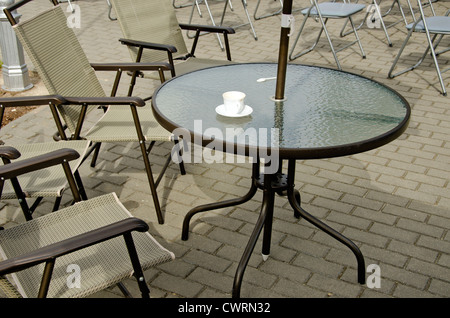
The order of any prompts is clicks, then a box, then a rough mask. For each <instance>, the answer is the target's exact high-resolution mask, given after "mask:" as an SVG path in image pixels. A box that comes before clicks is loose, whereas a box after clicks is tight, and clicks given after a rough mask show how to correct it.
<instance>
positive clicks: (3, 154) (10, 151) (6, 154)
mask: <svg viewBox="0 0 450 318" xmlns="http://www.w3.org/2000/svg"><path fill="white" fill-rule="evenodd" d="M20 156H21V153H20V152H19V151H18V150H17V149H16V148H14V147H10V146H4V147H0V158H5V159H8V160H14V159H17V158H20Z"/></svg>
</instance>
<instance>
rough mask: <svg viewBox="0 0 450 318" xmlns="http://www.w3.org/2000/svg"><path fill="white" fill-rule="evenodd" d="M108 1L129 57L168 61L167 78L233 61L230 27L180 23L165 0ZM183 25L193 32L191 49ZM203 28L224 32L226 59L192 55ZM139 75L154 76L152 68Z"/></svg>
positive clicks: (212, 31) (205, 30)
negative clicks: (169, 65) (170, 66)
mask: <svg viewBox="0 0 450 318" xmlns="http://www.w3.org/2000/svg"><path fill="white" fill-rule="evenodd" d="M110 2H111V4H112V7H113V9H114V11H115V13H116V17H117V21H118V22H119V25H120V28H121V30H122V33H123V36H124V38H121V39H119V41H120V42H121V43H122V44H124V45H127V47H128V49H129V52H130V55H131V59H132V60H133V61H135V62H145V63H154V62H168V63H170V64H171V65H172V66H173V68H172V70H171V73H170V74H165V76H166V78H169V77H173V76H176V75H181V74H184V73H187V72H190V71H193V70H197V69H202V68H206V67H210V66H216V65H222V64H229V63H232V62H231V50H230V45H229V41H228V34H234V33H235V31H234V30H233V29H232V28H230V27H221V26H214V25H210V26H207V25H197V24H195V25H193V24H181V23H179V22H178V20H177V17H176V13H175V8H174V6H173V4H172V3H171V1H168V0H152V1H148V0H110ZM183 29H184V30H190V31H194V32H195V33H196V34H195V39H194V41H193V44H192V47H191V50H190V51H188V49H187V45H186V42H185V40H184V38H183V34H182V32H181V30H183ZM203 32H210V33H217V34H222V35H223V37H224V40H225V50H226V56H227V59H223V60H216V59H207V58H197V57H195V53H196V48H197V43H198V41H199V38H200V35H201V34H202V33H203ZM140 75H141V76H144V77H149V78H154V77H155V73H154V72H152V73H147V72H144V73H143V74H142V73H141V74H140Z"/></svg>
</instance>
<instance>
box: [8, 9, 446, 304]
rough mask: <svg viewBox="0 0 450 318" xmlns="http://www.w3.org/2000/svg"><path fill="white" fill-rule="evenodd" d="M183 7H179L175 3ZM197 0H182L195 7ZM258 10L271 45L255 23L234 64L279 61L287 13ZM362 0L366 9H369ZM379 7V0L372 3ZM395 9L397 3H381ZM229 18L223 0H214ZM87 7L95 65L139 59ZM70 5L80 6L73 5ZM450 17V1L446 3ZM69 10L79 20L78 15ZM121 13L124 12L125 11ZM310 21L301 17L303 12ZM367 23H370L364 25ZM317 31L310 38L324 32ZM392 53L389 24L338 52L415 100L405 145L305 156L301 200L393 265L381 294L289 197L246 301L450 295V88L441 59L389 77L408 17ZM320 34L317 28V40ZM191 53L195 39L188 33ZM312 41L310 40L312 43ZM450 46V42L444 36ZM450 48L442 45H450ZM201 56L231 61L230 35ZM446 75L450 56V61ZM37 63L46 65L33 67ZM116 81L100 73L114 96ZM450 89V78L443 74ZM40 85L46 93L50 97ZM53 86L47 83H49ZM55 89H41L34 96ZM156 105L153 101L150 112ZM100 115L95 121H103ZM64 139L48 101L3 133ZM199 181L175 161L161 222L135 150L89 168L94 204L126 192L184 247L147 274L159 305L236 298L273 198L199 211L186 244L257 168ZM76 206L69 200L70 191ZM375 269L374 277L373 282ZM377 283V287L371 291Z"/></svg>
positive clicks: (207, 43) (313, 61)
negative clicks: (247, 250)
mask: <svg viewBox="0 0 450 318" xmlns="http://www.w3.org/2000/svg"><path fill="white" fill-rule="evenodd" d="M166 1H172V0H166ZM186 2H188V1H187V0H177V1H176V3H177V4H183V3H186ZM247 2H248V9H249V12H250V15H251V17H252V21H253V23H254V26H255V30H256V33H257V36H258V40H255V39H254V38H253V35H252V33H251V30H250V28H249V27H248V26H243V27H239V28H237V29H236V34H234V35H232V36H230V44H231V47H232V57H233V59H234V61H236V62H255V61H270V62H276V61H277V57H278V41H279V36H280V21H281V17H280V15H276V16H272V17H268V18H264V19H260V20H256V21H255V20H254V19H253V13H254V10H255V7H256V3H257V1H256V0H249V1H247ZM360 2H361V1H360ZM365 2H366V3H369V1H365ZM382 2H383V6H382V7H383V8H384V9H386V7H385V6H387V5H388V4H390V3H391V1H382ZM209 3H210V6H211V8H212V12H213V13H214V15H215V19H216V21H219V19H220V14H221V12H222V8H223V1H215V0H210V1H209ZM73 4H74V5H77V6H79V10H80V16H79V17H80V19H81V20H80V22H81V23H80V28H77V29H75V32H76V34H77V36H78V38H79V40H80V42H81V45H82V46H83V48H84V50H85V52H86V54H87V56H88V58H89V60H90V61H91V62H130V61H131V60H130V56H129V54H128V51H127V49H126V47H124V46H122V45H121V44H120V43H119V42H118V41H117V40H118V38H120V37H122V34H121V31H120V28H119V26H118V23H117V21H112V20H110V19H109V18H108V7H107V4H106V0H78V1H73ZM232 4H233V9H234V11H228V12H227V14H226V18H225V23H224V24H226V25H230V26H233V25H238V24H242V23H244V22H246V18H245V16H244V12H243V9H242V5H241V1H232ZM308 4H309V0H295V1H294V9H298V8H302V7H305V6H307V5H308ZM62 5H63V6H67V3H63V4H62ZM46 6H49V1H48V0H36V1H33V2H32V3H30V4H29V5H27V6H25V7H24V8H23V9H19V13H21V14H22V15H23V17H22V18H26V17H27V16H28V15H29V14H32V13H33V12H34V11H35V10H39V9H41V8H43V7H46ZM278 8H279V2H278V1H273V0H261V6H260V8H259V11H258V14H264V13H265V12H273V11H276V10H278ZM435 8H436V9H437V11H438V12H439V13H441V14H443V13H445V12H446V11H447V10H448V9H450V2H449V1H438V2H436V3H435ZM200 9H201V10H202V13H203V17H200V16H199V15H198V13H197V12H194V15H193V22H195V23H203V24H205V23H209V21H210V20H209V19H208V17H207V12H206V7H205V5H204V3H201V4H200ZM190 13H191V7H184V8H179V9H177V15H178V18H179V21H180V22H188V20H189V15H190ZM67 14H68V15H70V12H68V13H67ZM112 16H113V17H114V13H113V14H112ZM294 16H295V17H296V24H295V29H294V32H296V31H297V30H298V28H299V26H300V23H301V19H302V16H301V14H300V13H299V12H298V11H297V12H295V13H294ZM362 17H363V14H361V16H360V17H359V20H358V22H359V21H360V20H361V19H362ZM398 19H399V13H398V10H397V9H395V8H394V10H393V12H392V13H391V14H389V15H388V16H386V17H385V20H386V21H387V22H394V21H397V20H398ZM342 22H343V21H330V23H329V25H330V26H329V29H330V32H331V33H332V36H333V38H334V39H336V43H337V45H339V44H341V43H346V42H348V41H350V40H352V39H351V36H350V35H349V36H347V37H344V38H340V37H339V31H340V29H341V26H342ZM318 27H319V24H318V23H315V25H314V23H312V24H311V26H310V27H309V28H310V29H309V30H308V31H312V30H317V28H318ZM388 32H389V36H390V37H391V40H392V42H393V46H392V47H389V46H388V45H387V42H386V37H385V35H384V33H383V31H382V30H381V29H376V28H368V27H367V26H366V25H364V26H363V27H362V29H361V30H360V31H359V35H360V37H361V41H362V43H363V46H364V49H365V51H366V54H367V58H366V59H362V58H361V56H360V55H359V51H358V48H357V47H356V46H353V47H352V48H349V49H346V50H344V51H341V52H339V53H338V56H339V59H340V62H341V64H342V67H343V69H344V70H345V71H349V72H353V73H356V74H360V75H363V76H366V77H368V78H371V79H373V80H376V81H379V82H381V83H383V84H385V85H388V86H389V87H392V88H393V89H395V90H397V91H398V92H399V93H400V94H402V95H403V96H404V97H405V98H406V99H407V100H408V102H409V103H410V105H411V108H412V118H411V121H410V124H409V127H408V128H407V130H406V132H405V133H404V134H403V135H402V136H401V137H400V138H398V139H396V140H394V141H393V142H391V143H389V144H387V145H385V146H382V147H380V148H377V149H375V150H372V151H368V152H365V153H360V154H356V155H352V156H347V157H341V158H330V159H323V160H304V161H298V162H297V165H296V170H297V173H296V178H297V179H296V182H295V184H296V188H297V189H298V190H299V191H300V193H301V195H302V206H303V207H304V208H305V209H306V210H307V211H309V212H310V213H311V214H313V215H314V216H316V217H318V218H319V219H321V220H322V221H324V222H325V223H327V224H329V225H330V226H332V227H334V228H335V229H337V230H338V231H339V232H341V233H343V234H344V235H346V236H347V237H348V238H350V239H351V240H353V241H354V242H355V243H356V244H357V245H358V246H359V247H360V249H361V251H362V252H363V254H364V256H365V261H366V266H368V265H370V264H376V265H378V266H379V268H380V275H381V276H380V277H381V280H380V282H381V284H380V287H379V288H370V287H369V286H368V285H367V284H366V285H360V284H358V283H357V279H356V261H355V258H354V256H353V254H352V253H351V251H350V250H348V249H347V248H346V247H344V246H342V245H340V244H339V243H337V242H336V241H334V240H333V239H332V238H330V237H329V236H327V235H326V234H324V233H322V232H321V231H320V230H318V229H317V228H315V227H313V226H312V225H310V224H309V223H307V222H306V221H305V220H298V219H296V218H294V216H293V213H292V211H291V209H290V207H289V204H288V202H287V200H286V198H283V197H277V198H276V201H275V205H276V211H275V215H274V223H273V239H272V247H271V255H270V257H269V259H268V260H267V261H263V259H262V257H261V254H260V250H261V243H260V242H258V244H257V246H256V249H255V252H254V255H252V257H251V259H250V262H249V266H248V268H247V270H246V273H245V276H244V281H243V285H242V292H241V295H242V297H251V298H253V297H268V298H311V297H318V298H327V297H336V298H383V297H394V298H442V297H444V298H446V297H449V296H450V232H449V227H450V182H449V181H450V103H449V97H444V96H442V95H441V94H440V93H439V90H440V87H439V82H438V78H437V75H436V71H435V70H434V68H433V64H432V62H431V60H430V59H429V60H427V61H426V62H425V64H424V65H422V66H421V67H420V68H418V69H417V70H414V71H412V72H409V73H407V74H404V75H402V76H400V77H396V78H395V79H388V78H387V73H388V71H389V68H390V66H391V64H392V61H393V59H394V57H395V56H396V54H397V52H398V49H399V48H400V46H401V43H402V41H403V39H404V37H405V35H406V30H405V25H404V23H402V22H400V23H398V24H396V25H395V26H393V27H391V28H389V29H388ZM309 34H310V33H309ZM185 37H186V41H187V43H188V46H189V44H190V43H192V39H190V38H188V36H187V35H186V34H185ZM307 40H308V36H307V38H306V39H305V41H307ZM445 41H446V42H445ZM448 41H449V40H448V39H445V40H444V43H443V44H442V45H443V46H444V47H448V46H449V42H448ZM424 45H425V39H424V37H421V36H417V37H415V38H414V40H413V44H412V47H413V49H412V51H409V53H407V55H408V56H409V60H411V56H413V57H416V56H418V54H419V53H417V52H419V51H420V50H421V49H423V48H424ZM197 51H198V54H197V56H199V57H209V58H225V53H224V52H223V51H222V50H221V49H220V47H219V45H218V42H217V39H216V38H215V37H214V36H213V35H204V36H202V38H201V41H200V43H199V47H198V49H197ZM441 60H442V62H441V63H442V67H445V65H446V64H447V65H446V66H447V67H448V64H449V59H448V55H447V57H446V56H445V55H443V56H442V58H441ZM28 63H29V68H30V69H31V70H33V66H32V64H31V62H29V61H28ZM292 63H303V64H310V65H319V66H326V67H335V64H334V59H333V57H332V54H331V52H330V50H329V47H328V45H327V42H326V41H325V39H324V38H322V40H321V42H320V44H319V46H318V48H317V49H316V50H315V51H313V52H312V53H310V54H308V55H306V56H304V57H301V58H300V59H297V60H295V61H293V62H292ZM112 76H113V75H112V74H99V78H100V80H101V83H102V85H104V87H105V90H106V91H109V89H110V88H111V84H112ZM444 81H446V83H447V89H449V88H450V87H449V84H448V83H449V76H448V74H447V75H445V74H444ZM39 88H40V89H41V90H38V89H39ZM154 89H155V85H154V84H153V83H151V82H148V81H145V80H142V81H141V83H140V84H139V87H138V88H137V90H136V95H138V96H146V94H147V93H148V92H150V93H151V92H153V90H154ZM44 91H45V89H44ZM41 92H42V83H39V82H38V83H37V85H36V87H35V88H33V89H32V90H30V91H29V92H26V93H25V94H28V95H33V94H34V95H36V94H39V93H41ZM148 106H149V105H148ZM93 120H94V119H93ZM54 132H55V129H54V125H53V121H52V118H51V114H50V111H49V109H48V108H47V107H40V108H37V109H36V110H34V111H32V112H31V113H29V114H27V115H25V116H23V117H21V118H19V119H17V120H16V121H14V122H12V123H10V124H9V125H7V126H5V127H4V128H2V130H1V132H0V139H1V140H3V141H4V142H5V143H7V144H10V145H14V144H15V143H23V142H29V143H31V142H37V141H45V140H51V136H52V134H53V133H54ZM170 147H171V145H169V144H164V143H162V144H158V145H157V146H156V148H155V149H154V150H153V156H152V158H153V162H154V165H155V168H154V169H155V170H158V167H160V166H161V164H162V161H163V157H164V156H165V154H166V153H167V152H168V151H169V150H170ZM186 168H187V174H186V175H184V176H183V175H180V174H179V172H178V169H177V168H176V166H175V165H173V166H171V167H170V168H169V170H168V172H167V174H166V176H165V178H164V179H163V180H162V183H161V185H160V188H159V190H158V193H159V196H160V199H161V202H162V205H163V213H164V215H165V219H166V222H165V224H163V225H159V224H158V222H157V221H156V216H155V213H154V208H153V204H152V199H151V194H150V190H149V187H148V185H147V183H146V177H145V172H144V167H143V162H142V161H141V160H140V152H139V148H138V146H137V145H135V144H132V143H130V144H119V145H117V144H114V145H105V146H104V147H103V149H102V151H101V153H100V158H99V161H98V164H97V166H96V167H95V168H91V167H90V166H89V165H88V164H85V165H83V166H82V168H81V176H82V178H83V181H84V183H85V185H86V187H87V194H88V196H89V197H94V196H97V195H100V194H103V193H108V192H112V191H114V192H116V193H117V194H118V196H119V198H120V200H121V201H122V202H123V203H124V204H125V206H126V207H127V208H128V209H129V210H130V211H131V213H132V214H133V215H135V216H137V217H140V218H142V219H144V220H146V221H147V222H149V224H150V232H151V233H152V234H153V235H154V236H155V237H156V238H157V239H158V241H159V242H160V243H161V244H162V245H164V246H165V247H167V248H168V249H170V250H172V251H173V252H174V253H175V255H176V259H175V260H174V261H173V262H171V263H167V264H164V265H161V266H158V267H156V268H153V269H150V270H148V271H146V273H145V276H146V279H147V281H148V284H149V286H150V288H151V291H152V297H156V298H184V297H186V298H210V297H220V298H222V297H224V298H229V297H231V289H232V285H233V277H234V274H235V271H236V267H237V264H238V262H239V260H240V257H241V255H242V252H243V249H244V246H245V244H246V243H247V241H248V239H249V236H250V233H251V231H252V229H253V225H254V222H255V221H256V219H257V217H258V213H259V209H260V200H261V197H262V196H261V193H257V195H256V196H255V198H253V199H252V200H251V201H250V202H248V203H246V204H244V205H242V206H238V207H233V208H226V209H221V210H217V211H212V212H208V213H204V214H201V215H199V216H195V217H194V218H193V223H192V225H191V232H190V236H189V239H188V240H187V241H182V240H181V226H182V221H183V217H184V215H185V214H186V213H187V212H188V211H189V210H190V209H191V208H193V207H195V206H197V205H199V204H203V203H209V202H216V201H219V200H223V199H228V198H234V197H237V196H239V195H241V194H242V193H245V192H246V190H247V189H248V187H249V185H250V184H249V177H250V175H251V165H250V164H248V163H244V164H219V163H216V164H207V163H198V164H188V165H187V166H186ZM64 198H65V203H66V204H67V203H68V202H69V201H70V194H66V195H65V196H64ZM51 206H52V202H51V201H44V202H43V203H42V205H41V206H40V208H39V209H38V211H37V212H36V213H45V212H46V211H49V210H50V208H51ZM0 207H1V210H2V211H1V216H0V218H1V219H0V222H1V223H3V224H5V225H4V226H6V227H8V226H13V225H14V224H16V223H19V222H23V221H24V220H23V217H22V215H21V213H20V212H19V209H18V204H17V202H15V201H10V202H7V203H2V205H1V206H0ZM371 274H372V272H368V273H367V275H366V276H367V277H369V275H371ZM126 285H127V286H128V287H129V288H130V290H131V291H132V293H133V294H134V295H136V296H138V295H139V293H138V291H137V286H136V284H135V282H134V281H133V280H132V279H130V280H128V281H127V282H126ZM372 287H373V286H372ZM94 297H102V298H110V297H122V295H121V293H120V291H119V289H118V288H116V287H114V288H111V289H107V290H104V291H102V292H100V293H97V294H95V295H94Z"/></svg>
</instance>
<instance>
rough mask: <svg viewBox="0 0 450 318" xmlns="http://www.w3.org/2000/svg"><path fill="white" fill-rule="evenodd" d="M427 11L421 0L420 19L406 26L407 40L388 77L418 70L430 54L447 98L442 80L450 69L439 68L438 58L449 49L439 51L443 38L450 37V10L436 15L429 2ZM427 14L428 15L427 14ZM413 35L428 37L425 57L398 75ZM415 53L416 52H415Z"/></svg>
mask: <svg viewBox="0 0 450 318" xmlns="http://www.w3.org/2000/svg"><path fill="white" fill-rule="evenodd" d="M426 4H427V9H428V11H430V12H431V13H429V12H428V11H425V9H424V5H423V4H422V2H421V1H420V0H417V6H418V11H419V15H420V16H419V17H418V18H417V19H416V21H415V22H414V23H410V24H408V25H407V26H406V29H407V30H408V34H407V35H406V38H405V40H404V42H403V45H402V47H401V48H400V50H399V52H398V53H397V56H396V57H395V59H394V62H393V63H392V66H391V69H390V70H389V73H388V77H389V78H394V77H396V76H399V75H401V74H404V73H406V72H409V71H411V70H414V69H416V68H417V67H419V65H420V64H422V62H423V61H424V60H425V59H426V57H427V55H428V53H430V56H431V59H432V60H433V64H434V67H435V69H436V72H437V75H438V78H439V83H440V85H441V89H442V91H441V93H442V94H443V95H444V96H446V95H447V90H446V88H445V83H444V80H443V78H442V73H444V72H446V71H448V70H449V69H450V68H445V69H443V68H441V67H440V66H439V62H438V56H440V55H441V54H442V53H444V52H446V51H448V49H449V48H448V47H447V48H442V49H441V50H440V51H437V47H438V46H439V44H440V42H441V40H442V38H443V37H444V36H445V35H450V16H449V14H450V10H448V11H447V12H446V13H445V15H436V12H435V10H434V8H433V4H432V1H431V0H428V1H427V3H426ZM425 12H427V14H425ZM413 34H424V35H425V37H426V49H425V52H424V53H423V55H422V56H421V57H420V58H419V60H418V61H417V63H416V64H414V65H413V66H411V67H407V68H405V69H403V70H400V71H398V72H396V73H394V70H395V68H396V67H397V63H398V62H399V59H400V56H401V55H402V54H403V52H404V50H405V48H406V46H407V45H408V43H409V40H410V39H411V37H412V36H413ZM413 53H415V52H413Z"/></svg>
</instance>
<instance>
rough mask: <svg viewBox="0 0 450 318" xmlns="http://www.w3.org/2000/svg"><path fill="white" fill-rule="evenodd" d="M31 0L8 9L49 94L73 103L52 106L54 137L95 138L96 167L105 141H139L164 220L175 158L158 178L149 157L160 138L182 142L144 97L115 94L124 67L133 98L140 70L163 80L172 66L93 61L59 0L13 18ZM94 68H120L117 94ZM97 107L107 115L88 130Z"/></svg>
mask: <svg viewBox="0 0 450 318" xmlns="http://www.w3.org/2000/svg"><path fill="white" fill-rule="evenodd" d="M29 1H31V0H23V1H20V2H17V3H16V4H13V5H11V6H10V7H8V8H6V9H5V10H4V11H5V13H6V16H7V17H8V20H9V21H10V22H11V24H12V25H13V29H14V31H15V32H16V34H17V37H18V39H19V40H20V42H21V44H22V46H23V47H24V49H25V51H26V52H27V53H28V56H29V57H30V59H31V60H32V62H33V65H34V66H35V67H36V70H37V72H38V74H39V75H40V77H41V78H42V81H43V82H44V84H45V86H46V88H47V90H48V92H49V94H56V95H61V96H70V99H69V97H65V98H66V100H67V101H69V104H61V105H57V106H56V107H52V105H50V106H51V110H52V114H53V117H54V119H55V123H56V127H57V130H58V137H55V138H60V139H63V140H66V139H70V140H79V139H87V140H90V141H92V143H93V145H92V147H91V149H90V150H89V152H88V153H90V152H92V151H94V154H93V158H92V163H91V166H94V165H95V163H96V160H97V156H98V152H99V149H100V145H101V143H103V142H109V143H125V142H137V143H138V144H139V147H140V150H141V153H142V157H143V161H144V167H145V171H146V174H147V179H148V182H149V185H150V190H151V195H152V199H153V203H154V206H155V210H156V215H157V218H158V222H159V223H160V224H162V223H164V217H163V214H162V211H161V206H160V203H159V198H158V194H157V186H158V185H159V183H160V181H161V180H162V177H163V176H164V173H165V171H166V170H167V168H168V166H169V164H170V163H171V162H172V155H171V154H169V155H168V156H167V160H166V162H165V163H164V165H163V167H162V169H161V171H160V173H159V176H158V178H157V179H156V180H155V179H154V177H153V172H152V167H151V163H150V159H149V155H150V152H151V150H152V148H153V146H154V144H155V143H156V142H157V141H162V142H164V141H166V142H167V141H170V142H172V143H176V142H177V140H175V139H174V138H175V137H174V136H173V134H172V133H171V132H169V131H167V130H166V129H164V128H163V127H162V126H160V125H159V124H158V122H157V121H156V119H155V118H154V116H153V112H152V109H151V107H150V105H146V104H145V102H144V100H143V99H140V98H134V99H130V98H126V97H114V96H115V95H116V93H117V89H118V85H119V81H120V78H121V75H122V72H123V71H125V72H126V71H131V72H132V75H133V76H132V77H131V82H130V84H129V90H128V96H131V95H132V92H133V88H134V85H135V83H136V77H137V72H139V71H141V70H151V71H158V73H159V74H160V80H161V81H162V82H163V81H164V74H163V71H164V70H170V69H171V66H170V65H169V64H168V63H156V64H149V63H100V64H99V63H97V64H94V63H92V64H91V63H89V61H88V59H87V57H86V55H85V53H84V51H83V49H82V47H81V45H80V43H79V41H78V39H77V37H76V35H75V33H74V31H73V29H72V28H69V27H68V26H67V22H66V20H67V18H66V16H65V14H64V11H63V9H62V8H61V6H60V5H58V4H57V1H56V0H53V3H54V4H55V6H53V7H51V8H50V9H47V10H44V11H43V12H41V13H39V14H37V15H36V16H35V17H33V18H30V19H28V20H23V21H20V23H17V22H16V21H15V20H14V18H13V17H12V15H11V11H13V10H15V9H17V8H18V7H20V6H22V5H24V4H25V3H27V2H29ZM55 50H58V54H55ZM95 71H116V72H117V73H116V78H115V81H114V85H113V88H112V92H111V96H112V97H106V94H105V92H104V90H103V87H102V86H101V84H100V82H99V80H98V78H97V76H96V74H95ZM99 106H101V107H99ZM107 106H108V107H107ZM105 107H107V110H106V112H104V108H105ZM138 108H139V110H138ZM94 109H96V110H98V111H100V112H101V113H102V116H101V117H100V119H99V120H98V121H97V122H96V123H95V124H94V125H93V126H92V127H90V129H88V130H87V129H86V130H87V131H86V130H83V124H85V119H86V117H87V115H88V112H89V113H91V112H92V111H93V110H94ZM103 112H104V114H103ZM63 122H64V124H63ZM65 127H67V129H68V130H69V132H70V134H71V136H70V137H67V134H66V132H65V129H64V128H65ZM147 142H148V143H149V145H148V148H147ZM179 168H180V171H181V174H185V170H184V165H183V162H180V163H179Z"/></svg>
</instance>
